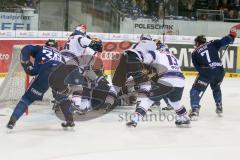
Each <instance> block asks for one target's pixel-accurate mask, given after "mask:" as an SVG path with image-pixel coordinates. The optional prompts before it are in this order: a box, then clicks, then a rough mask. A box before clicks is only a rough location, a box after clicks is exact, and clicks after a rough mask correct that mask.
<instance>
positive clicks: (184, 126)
mask: <svg viewBox="0 0 240 160" xmlns="http://www.w3.org/2000/svg"><path fill="white" fill-rule="evenodd" d="M176 126H177V127H178V128H191V125H190V124H181V125H176Z"/></svg>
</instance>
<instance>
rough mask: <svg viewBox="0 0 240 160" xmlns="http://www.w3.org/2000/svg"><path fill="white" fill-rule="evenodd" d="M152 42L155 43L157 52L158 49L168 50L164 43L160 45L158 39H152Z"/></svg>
mask: <svg viewBox="0 0 240 160" xmlns="http://www.w3.org/2000/svg"><path fill="white" fill-rule="evenodd" d="M153 41H154V42H155V43H156V46H157V50H160V49H166V50H168V48H167V46H166V45H165V44H164V43H162V42H161V40H160V39H154V40H153Z"/></svg>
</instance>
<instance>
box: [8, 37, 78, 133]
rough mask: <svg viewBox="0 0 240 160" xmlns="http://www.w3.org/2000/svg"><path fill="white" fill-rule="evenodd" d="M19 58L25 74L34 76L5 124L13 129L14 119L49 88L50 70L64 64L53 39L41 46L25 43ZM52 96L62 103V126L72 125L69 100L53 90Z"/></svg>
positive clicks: (52, 70)
mask: <svg viewBox="0 0 240 160" xmlns="http://www.w3.org/2000/svg"><path fill="white" fill-rule="evenodd" d="M31 57H32V58H33V59H34V63H33V62H31V60H30V58H31ZM20 60H21V65H22V67H23V69H24V71H25V72H26V74H28V75H30V76H34V79H33V80H32V82H31V85H30V86H29V88H28V89H27V90H26V92H25V93H24V95H23V96H22V98H21V99H20V101H19V102H18V104H17V106H16V107H15V109H14V111H13V113H12V115H11V117H10V120H9V122H8V124H7V128H9V129H13V127H14V126H15V124H16V121H17V120H18V119H19V118H20V117H21V116H22V115H23V113H24V112H25V111H26V109H27V108H28V106H29V105H31V104H32V103H33V102H34V101H41V100H42V98H43V95H44V94H45V93H46V91H47V90H48V88H49V78H50V77H51V74H52V72H54V71H55V70H56V69H57V68H58V67H59V66H61V65H63V64H64V59H63V57H62V56H61V55H60V54H59V52H58V50H57V42H55V40H48V41H47V42H46V44H45V45H43V46H40V45H26V46H25V47H23V49H22V50H21V56H20ZM55 81H56V80H55ZM53 97H54V98H55V99H56V100H58V101H61V103H62V107H61V110H62V112H63V114H64V116H65V120H66V123H62V126H66V125H68V126H74V122H73V117H72V113H71V112H70V110H69V107H70V105H71V103H70V101H69V100H68V99H67V97H66V96H65V95H61V94H58V92H53Z"/></svg>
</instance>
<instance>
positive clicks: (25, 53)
mask: <svg viewBox="0 0 240 160" xmlns="http://www.w3.org/2000/svg"><path fill="white" fill-rule="evenodd" d="M30 56H32V57H33V58H34V66H33V70H32V71H31V72H32V75H37V74H39V73H40V72H41V71H43V70H45V69H47V68H49V67H52V66H56V65H59V64H60V63H63V58H62V56H61V55H60V54H59V52H58V51H57V50H56V49H54V48H52V47H48V46H39V45H27V46H25V47H24V48H23V49H22V51H21V61H22V62H26V61H29V60H30Z"/></svg>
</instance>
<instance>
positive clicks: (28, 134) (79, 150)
mask: <svg viewBox="0 0 240 160" xmlns="http://www.w3.org/2000/svg"><path fill="white" fill-rule="evenodd" d="M192 82H193V78H188V79H187V82H186V88H185V91H184V96H183V101H182V103H183V104H184V105H185V106H186V107H187V108H188V109H189V89H190V88H191V85H192ZM222 91H223V106H224V116H223V117H222V118H220V117H217V116H216V114H215V104H214V101H213V98H212V95H211V91H210V89H208V90H207V92H206V94H205V95H204V97H203V99H202V103H201V104H202V108H201V112H200V118H199V121H197V122H192V124H191V128H176V127H175V125H174V122H168V121H163V122H143V123H139V125H138V126H137V128H127V127H126V126H125V121H124V122H120V118H119V116H118V115H119V114H120V113H122V112H126V111H133V109H131V107H126V108H130V110H129V109H128V110H127V109H118V110H116V111H113V112H112V113H110V114H108V115H105V116H103V117H101V118H98V119H95V120H92V121H88V122H82V123H80V122H77V123H76V127H75V129H74V131H64V130H62V128H61V127H60V120H58V119H57V118H56V117H55V116H54V114H53V113H52V112H51V110H50V108H51V107H49V109H47V110H46V109H43V110H40V111H39V112H31V109H30V115H29V116H24V117H22V118H21V119H20V120H19V121H18V123H17V125H16V128H15V129H14V130H13V132H12V133H6V129H5V125H6V123H7V121H8V119H9V116H0V160H128V159H129V160H227V159H229V160H230V159H231V160H232V159H234V160H237V159H239V153H240V138H239V137H240V124H239V123H240V104H239V99H240V79H227V78H226V79H225V80H224V82H223V85H222ZM34 107H35V106H31V108H34ZM45 108H46V107H45ZM0 113H5V114H6V113H9V110H8V109H6V108H4V109H1V110H0Z"/></svg>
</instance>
